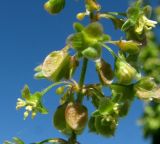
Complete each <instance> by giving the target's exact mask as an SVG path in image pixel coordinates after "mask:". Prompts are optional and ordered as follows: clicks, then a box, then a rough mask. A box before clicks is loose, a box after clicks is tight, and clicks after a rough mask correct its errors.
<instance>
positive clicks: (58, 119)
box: [53, 104, 72, 134]
mask: <svg viewBox="0 0 160 144" xmlns="http://www.w3.org/2000/svg"><path fill="white" fill-rule="evenodd" d="M65 109H66V104H63V105H61V106H59V107H58V108H57V110H56V112H55V113H54V116H53V124H54V126H55V128H56V129H57V130H59V131H61V132H62V133H64V134H71V132H72V131H71V129H70V128H69V127H68V126H67V123H66V120H65Z"/></svg>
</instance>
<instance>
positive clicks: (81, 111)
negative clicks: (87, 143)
mask: <svg viewBox="0 0 160 144" xmlns="http://www.w3.org/2000/svg"><path fill="white" fill-rule="evenodd" d="M65 119H66V122H67V124H68V125H69V126H70V127H71V128H72V129H73V130H74V131H75V132H77V133H81V131H82V130H83V129H84V128H85V126H86V123H87V120H88V111H87V108H86V107H85V106H83V105H81V104H79V103H72V102H71V103H69V104H68V105H67V107H66V110H65Z"/></svg>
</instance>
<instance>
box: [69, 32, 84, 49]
mask: <svg viewBox="0 0 160 144" xmlns="http://www.w3.org/2000/svg"><path fill="white" fill-rule="evenodd" d="M66 43H67V44H68V45H70V47H72V48H74V49H75V50H77V51H78V52H81V51H82V50H84V49H85V48H86V47H87V46H86V42H85V40H84V36H83V34H82V33H81V32H78V33H76V34H71V35H70V36H69V37H68V38H67V40H66Z"/></svg>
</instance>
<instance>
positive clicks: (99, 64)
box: [96, 59, 114, 85]
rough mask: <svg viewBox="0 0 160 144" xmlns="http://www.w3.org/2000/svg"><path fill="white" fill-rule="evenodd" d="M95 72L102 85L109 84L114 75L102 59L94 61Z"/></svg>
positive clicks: (109, 66)
mask: <svg viewBox="0 0 160 144" xmlns="http://www.w3.org/2000/svg"><path fill="white" fill-rule="evenodd" d="M96 70H97V72H98V75H99V79H100V81H101V82H102V83H103V84H107V85H108V84H111V83H112V80H113V77H114V74H113V71H112V68H111V65H110V64H108V63H107V62H105V61H104V60H103V59H98V60H96Z"/></svg>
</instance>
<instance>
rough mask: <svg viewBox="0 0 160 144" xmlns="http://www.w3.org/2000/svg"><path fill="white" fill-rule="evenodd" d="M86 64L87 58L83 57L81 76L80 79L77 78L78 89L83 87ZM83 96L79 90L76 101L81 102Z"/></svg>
mask: <svg viewBox="0 0 160 144" xmlns="http://www.w3.org/2000/svg"><path fill="white" fill-rule="evenodd" d="M87 64H88V59H87V58H83V65H82V71H81V76H80V80H79V87H80V89H81V88H82V87H83V84H84V80H85V75H86V70H87ZM83 97H84V96H83V94H82V93H81V92H78V94H77V102H80V103H82V101H83Z"/></svg>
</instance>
